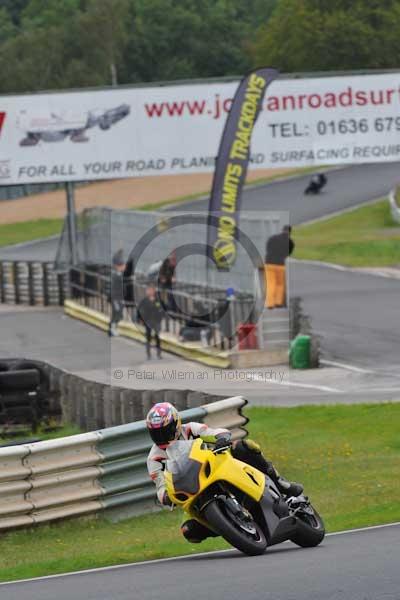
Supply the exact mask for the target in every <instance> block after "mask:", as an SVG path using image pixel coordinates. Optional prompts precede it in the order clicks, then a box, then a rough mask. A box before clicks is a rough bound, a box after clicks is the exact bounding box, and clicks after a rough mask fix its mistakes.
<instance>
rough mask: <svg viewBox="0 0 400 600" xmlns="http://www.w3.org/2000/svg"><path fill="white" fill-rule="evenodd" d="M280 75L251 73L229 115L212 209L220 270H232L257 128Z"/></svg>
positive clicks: (213, 252)
mask: <svg viewBox="0 0 400 600" xmlns="http://www.w3.org/2000/svg"><path fill="white" fill-rule="evenodd" d="M277 76H278V72H277V71H276V70H275V69H268V68H261V69H257V70H256V71H253V72H252V73H249V75H247V76H246V77H245V78H244V79H243V80H242V81H241V82H240V84H239V87H238V89H237V90H236V94H235V97H234V99H233V102H232V106H231V109H230V111H229V114H228V116H227V118H226V123H225V129H224V132H223V134H222V139H221V144H220V147H219V150H218V156H217V162H216V166H215V172H214V179H213V185H212V191H211V196H210V202H209V209H208V211H209V219H210V222H209V226H208V235H207V237H208V240H207V249H208V252H209V254H210V258H214V260H215V264H216V265H217V268H218V269H220V270H229V268H230V266H231V265H232V264H233V263H234V262H235V259H236V231H237V224H238V219H239V214H240V203H241V197H242V189H243V185H244V183H245V180H246V174H247V167H248V163H249V159H250V145H251V138H252V134H253V129H254V126H255V124H256V121H257V119H258V116H259V113H260V110H261V107H262V103H263V100H264V97H265V92H266V90H267V87H268V85H269V84H270V83H271V82H272V81H273V80H274V79H275V78H276V77H277ZM213 216H215V220H216V223H215V225H214V224H213V223H211V218H212V217H213Z"/></svg>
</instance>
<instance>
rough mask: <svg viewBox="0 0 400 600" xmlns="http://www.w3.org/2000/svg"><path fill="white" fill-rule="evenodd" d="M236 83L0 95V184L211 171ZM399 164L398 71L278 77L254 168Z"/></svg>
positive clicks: (257, 136)
mask: <svg viewBox="0 0 400 600" xmlns="http://www.w3.org/2000/svg"><path fill="white" fill-rule="evenodd" d="M237 87H238V82H237V81H234V82H212V83H193V84H186V83H185V84H182V85H168V86H152V87H150V86H149V87H140V88H138V87H131V88H129V87H120V88H114V89H105V90H88V91H77V92H60V93H48V94H35V95H22V96H0V185H7V184H20V183H39V182H48V181H88V180H97V179H113V178H122V177H137V176H143V175H156V174H159V175H162V174H174V173H176V174H182V173H199V172H207V171H208V172H212V171H213V170H214V165H215V157H216V155H217V152H218V146H219V142H220V139H221V135H222V131H223V128H224V124H225V120H226V116H227V114H228V112H229V110H230V107H231V105H232V99H233V98H234V96H235V92H236V89H237ZM397 160H400V72H399V73H388V74H368V75H346V76H340V77H339V76H337V77H336V76H335V77H321V78H319V77H317V78H309V79H295V78H293V79H284V78H279V79H276V80H275V81H274V82H273V83H272V84H271V86H270V87H269V88H268V91H267V94H266V96H265V98H264V100H263V102H262V109H261V112H260V116H259V119H258V121H257V125H256V127H255V128H254V132H253V137H252V144H251V155H250V165H249V167H250V168H252V169H254V168H266V167H301V166H312V165H321V164H324V165H335V164H351V163H366V162H383V161H397Z"/></svg>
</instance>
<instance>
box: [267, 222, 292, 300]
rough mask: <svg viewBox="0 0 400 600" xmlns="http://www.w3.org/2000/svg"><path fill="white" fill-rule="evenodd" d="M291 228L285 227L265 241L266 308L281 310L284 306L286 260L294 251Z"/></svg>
mask: <svg viewBox="0 0 400 600" xmlns="http://www.w3.org/2000/svg"><path fill="white" fill-rule="evenodd" d="M291 231H292V228H291V226H290V225H285V226H284V227H283V229H282V231H281V233H278V234H276V235H272V236H271V237H270V238H269V239H268V241H267V251H266V257H265V263H266V264H265V267H264V269H265V284H266V288H267V294H266V301H265V305H266V306H267V308H283V307H285V306H286V267H285V263H286V259H287V257H288V256H290V255H291V254H292V252H293V250H294V242H293V240H292V238H291V237H290V233H291Z"/></svg>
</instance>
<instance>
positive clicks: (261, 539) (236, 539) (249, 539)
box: [203, 500, 267, 556]
mask: <svg viewBox="0 0 400 600" xmlns="http://www.w3.org/2000/svg"><path fill="white" fill-rule="evenodd" d="M203 514H204V517H205V519H206V520H207V522H208V523H209V524H210V525H211V527H212V528H213V529H214V530H215V532H216V533H219V535H221V536H222V537H223V538H224V539H225V540H226V541H227V542H228V543H229V544H231V545H232V546H234V547H235V548H237V549H238V550H240V552H243V553H244V554H247V555H249V556H257V555H259V554H264V552H265V550H266V548H267V540H266V538H265V535H264V533H263V531H262V529H261V528H260V527H259V525H257V523H255V522H254V521H252V522H251V526H252V527H254V529H255V531H256V533H255V535H252V534H250V533H248V532H247V531H245V529H244V528H241V526H240V523H239V522H238V521H237V520H236V519H235V517H234V515H231V514H230V513H229V511H228V510H224V507H223V506H222V502H221V501H218V500H213V501H212V502H210V504H208V505H207V506H206V508H205V509H204V513H203Z"/></svg>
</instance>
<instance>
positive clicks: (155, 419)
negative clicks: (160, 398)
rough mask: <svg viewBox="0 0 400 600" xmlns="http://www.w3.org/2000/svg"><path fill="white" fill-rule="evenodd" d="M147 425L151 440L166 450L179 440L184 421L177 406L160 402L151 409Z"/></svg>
mask: <svg viewBox="0 0 400 600" xmlns="http://www.w3.org/2000/svg"><path fill="white" fill-rule="evenodd" d="M146 425H147V429H148V430H149V433H150V436H151V439H152V440H153V442H154V443H155V444H157V446H159V447H160V448H166V447H167V446H168V444H169V443H170V442H173V441H174V440H177V439H178V438H179V436H180V434H181V431H182V421H181V418H180V416H179V413H178V411H177V410H176V408H175V406H173V405H172V404H170V403H169V402H158V403H157V404H155V405H154V406H153V408H151V409H150V411H149V412H148V415H147V417H146Z"/></svg>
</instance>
